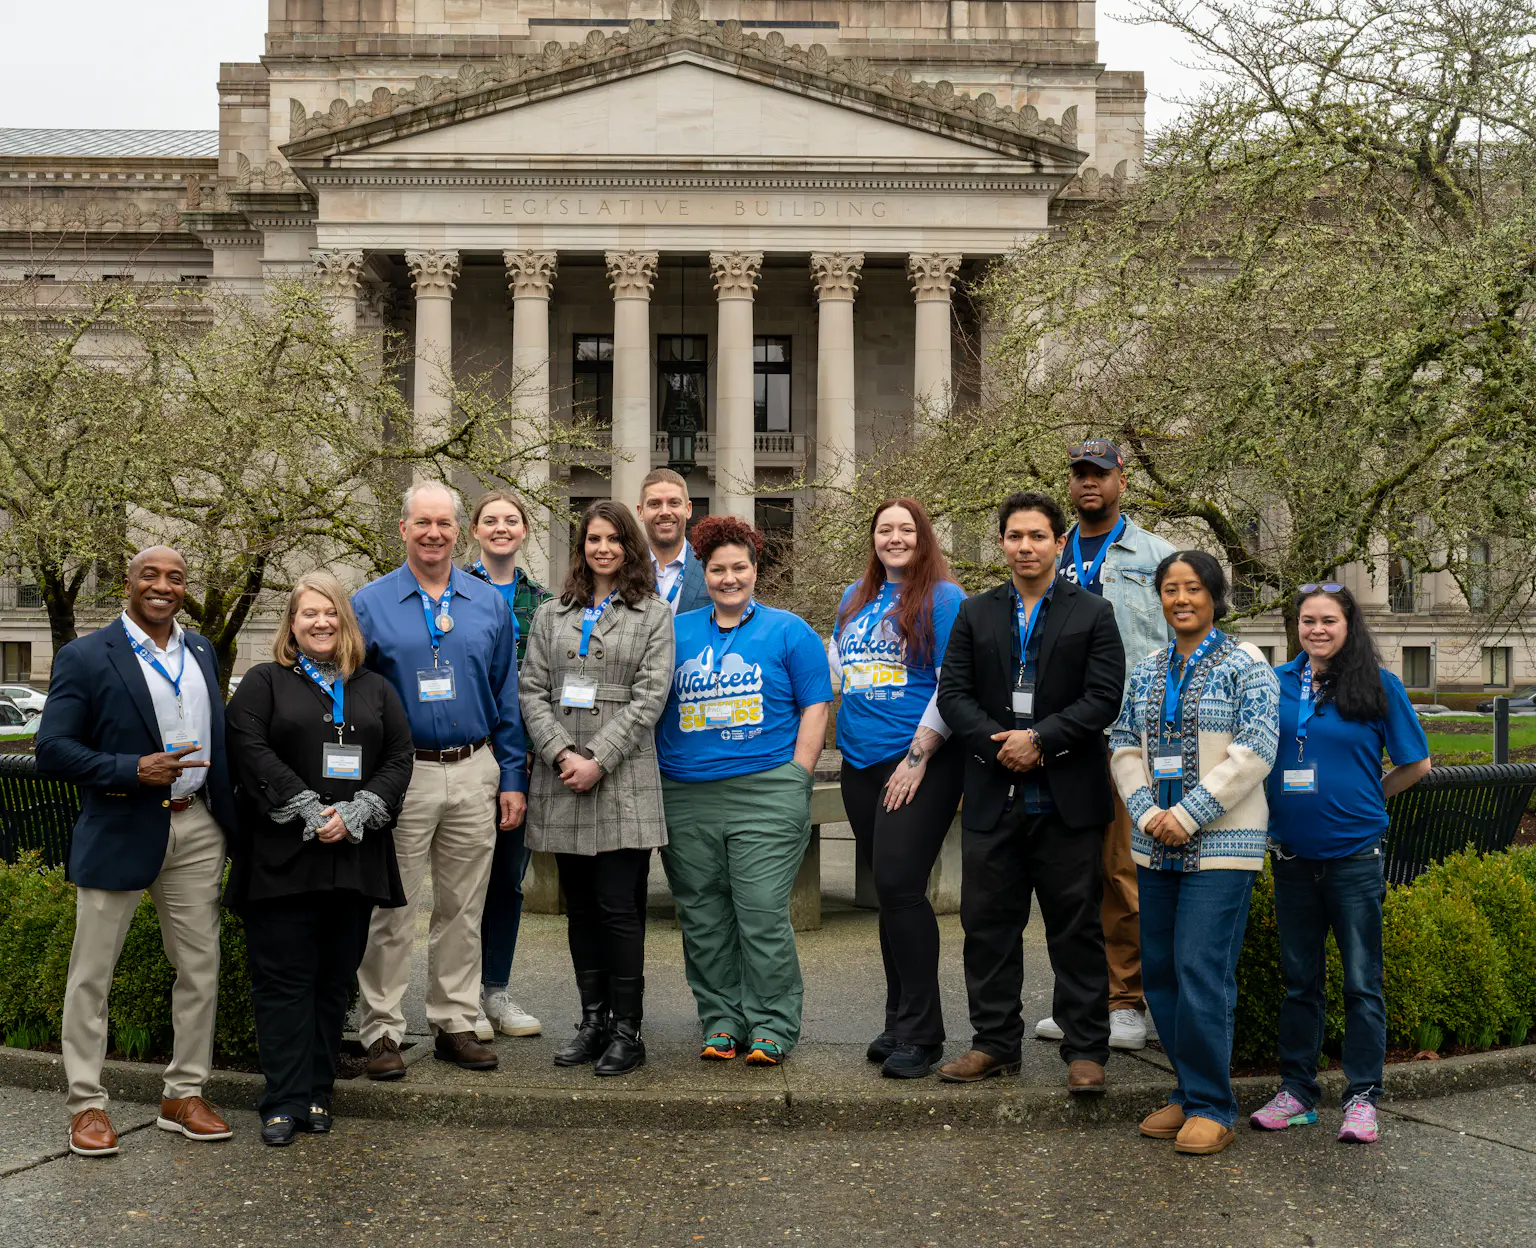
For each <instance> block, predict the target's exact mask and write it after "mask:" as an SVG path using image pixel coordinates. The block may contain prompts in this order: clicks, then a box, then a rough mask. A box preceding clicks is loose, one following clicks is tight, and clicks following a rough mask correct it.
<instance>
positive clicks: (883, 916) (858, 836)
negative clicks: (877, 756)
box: [842, 741, 965, 1044]
mask: <svg viewBox="0 0 1536 1248" xmlns="http://www.w3.org/2000/svg"><path fill="white" fill-rule="evenodd" d="M902 761H903V760H902V759H901V758H896V759H892V760H891V761H890V762H886V763H876V764H875V765H874V766H873V767H862V768H860V767H850V766H848V764H847V763H844V764H843V776H842V787H843V809H844V810H845V811H847V813H848V822H849V823H851V824H852V825H853V835H854V839H855V840H856V841H857V843H858V853H859V857H860V858H861V859H862V860H863V861H864V863H865V864H866V865H869V866H871V867H872V868H873V870H874V876H875V892H876V894H877V895H878V896H879V898H880V956H881V959H882V960H883V961H884V963H885V1028H886V1030H887V1031H893V1032H895V1033H896V1038H897V1039H898V1040H900V1041H902V1042H903V1043H905V1044H943V1043H944V1010H943V1007H942V1005H941V1004H940V1002H939V921H938V920H937V919H936V918H934V915H933V907H932V906H931V905H930V904H929V903H928V877H929V875H930V874H931V873H932V871H933V864H934V863H935V862H936V861H938V857H939V849H940V847H941V846H942V845H943V844H944V836H945V833H947V832H948V831H949V825H950V823H951V822H952V821H953V819H954V817H955V810H956V809H957V808H958V807H959V805H960V791H961V788H962V787H963V785H964V783H965V755H964V753H963V752H962V751H961V749H960V748H959V747H958V746H956V745H955V744H954V742H953V741H948V742H945V744H944V745H942V746H941V747H940V748H939V751H938V753H936V754H935V755H934V756H933V757H932V758H931V759H929V760H928V771H927V773H926V774H925V775H924V776H923V782H922V784H920V785H919V786H918V789H917V792H916V794H914V795H913V798H912V800H911V801H910V802H908V803H907V804H906V805H905V806H902V807H900V808H899V809H897V810H894V811H888V810H886V809H885V804H884V801H883V800H882V799H883V796H884V789H885V782H886V780H887V779H888V778H889V777H890V774H891V773H892V772H893V771H895V770H896V768H897V767H898V766H900V765H901V763H902Z"/></svg>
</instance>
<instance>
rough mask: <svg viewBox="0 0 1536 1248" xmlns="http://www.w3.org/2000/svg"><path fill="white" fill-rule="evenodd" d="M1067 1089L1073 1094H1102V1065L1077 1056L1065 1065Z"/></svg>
mask: <svg viewBox="0 0 1536 1248" xmlns="http://www.w3.org/2000/svg"><path fill="white" fill-rule="evenodd" d="M1067 1091H1068V1092H1070V1093H1072V1095H1073V1096H1103V1095H1104V1067H1102V1066H1100V1065H1099V1064H1098V1063H1097V1062H1090V1061H1088V1060H1087V1059H1086V1058H1079V1059H1078V1060H1077V1061H1075V1062H1073V1063H1071V1064H1070V1065H1069V1066H1068V1067H1067Z"/></svg>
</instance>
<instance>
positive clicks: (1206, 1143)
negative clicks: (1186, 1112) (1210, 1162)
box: [1173, 1118, 1233, 1156]
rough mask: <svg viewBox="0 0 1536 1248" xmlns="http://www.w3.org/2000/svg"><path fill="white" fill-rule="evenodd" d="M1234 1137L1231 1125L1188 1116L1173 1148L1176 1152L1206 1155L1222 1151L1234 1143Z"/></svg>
mask: <svg viewBox="0 0 1536 1248" xmlns="http://www.w3.org/2000/svg"><path fill="white" fill-rule="evenodd" d="M1232 1139H1233V1135H1232V1128H1231V1127H1224V1126H1222V1125H1221V1123H1219V1122H1213V1121H1212V1120H1211V1119H1209V1118H1186V1119H1185V1120H1184V1125H1183V1127H1181V1128H1180V1129H1179V1134H1178V1138H1176V1139H1175V1140H1174V1141H1173V1150H1174V1152H1176V1153H1193V1154H1195V1155H1197V1156H1206V1155H1208V1154H1210V1153H1219V1152H1221V1150H1222V1149H1224V1148H1225V1147H1226V1146H1227V1145H1228V1144H1230V1143H1232Z"/></svg>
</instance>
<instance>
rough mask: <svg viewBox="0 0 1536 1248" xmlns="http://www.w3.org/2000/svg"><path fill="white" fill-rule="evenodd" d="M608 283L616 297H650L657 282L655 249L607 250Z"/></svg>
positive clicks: (604, 254)
mask: <svg viewBox="0 0 1536 1248" xmlns="http://www.w3.org/2000/svg"><path fill="white" fill-rule="evenodd" d="M603 260H604V262H605V263H606V264H607V265H608V284H609V285H610V286H612V287H613V297H614V298H615V299H649V298H650V297H651V288H652V286H654V285H655V283H656V260H657V255H656V253H655V252H654V251H605V252H604V253H603Z"/></svg>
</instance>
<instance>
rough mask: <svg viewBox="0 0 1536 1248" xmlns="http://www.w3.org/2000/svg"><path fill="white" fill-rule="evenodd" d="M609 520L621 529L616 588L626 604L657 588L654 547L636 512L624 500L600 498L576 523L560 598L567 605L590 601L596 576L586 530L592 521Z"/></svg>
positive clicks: (634, 603)
mask: <svg viewBox="0 0 1536 1248" xmlns="http://www.w3.org/2000/svg"><path fill="white" fill-rule="evenodd" d="M594 520H606V521H607V522H608V523H609V524H611V525H613V527H614V528H615V529H616V530H617V531H618V534H619V543H620V544H621V545H622V546H623V547H624V563H623V565H622V566H621V567H620V568H619V575H618V583H617V584H616V585H615V586H614V588H615V589H616V590H617V591H618V595H619V597H620V598H622V599H623V600H624V605H625V606H627V607H638V606H639V605H640V604H641V603H642V602H644V601H645V599H646V597H647V596H648V595H651V594H654V593H655V592H656V575H655V573H654V572H653V571H652V570H651V548H650V546H649V545H648V544H647V542H646V540H645V531H644V530H643V529H642V528H641V527H640V522H639V521H638V520H636V519H635V513H634V512H633V511H631V510H630V509H629V508H628V507H626V506H624V505H623V504H622V503H616V502H614V501H613V500H612V499H609V498H600V499H598V500H597V501H596V502H595V503H592V504H590V505H589V506H588V507H587V509H586V511H584V512H582V513H581V523H580V524H579V525H577V526H576V533H575V537H574V540H573V541H572V542H571V570H570V571H569V572H567V573H566V574H565V585H564V587H563V588H562V589H561V591H560V601H561V602H563V603H564V604H565V605H566V606H568V607H585V606H588V605H590V604H591V602H592V596H593V594H594V592H595V591H596V588H597V578H596V577H595V576H594V575H593V573H592V568H591V565H590V564H588V563H587V555H586V548H587V530H588V529H589V528H591V527H592V521H594Z"/></svg>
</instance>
